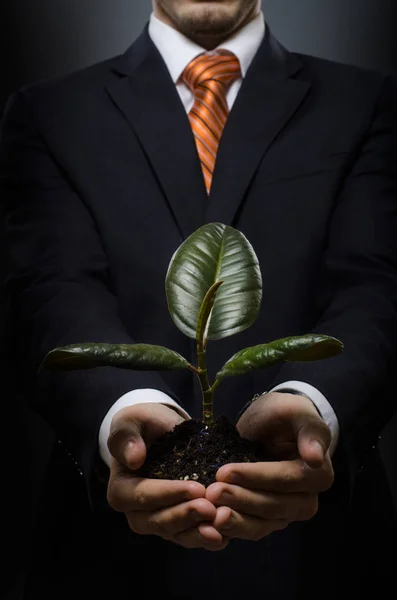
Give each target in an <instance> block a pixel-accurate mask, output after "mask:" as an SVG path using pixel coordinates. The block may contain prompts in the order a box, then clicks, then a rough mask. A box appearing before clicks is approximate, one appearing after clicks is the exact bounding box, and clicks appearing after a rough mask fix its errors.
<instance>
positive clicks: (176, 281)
mask: <svg viewBox="0 0 397 600" xmlns="http://www.w3.org/2000/svg"><path fill="white" fill-rule="evenodd" d="M165 290H166V296H167V302H168V309H169V312H170V315H171V317H172V319H173V321H174V323H175V325H176V326H177V327H178V328H179V329H180V331H182V333H183V334H185V335H186V336H187V337H189V338H192V339H195V340H196V345H197V364H196V365H193V364H190V363H189V361H188V360H187V359H185V358H184V357H183V356H181V355H180V354H178V353H177V352H174V351H173V350H170V349H168V348H164V347H163V346H153V345H150V344H132V345H128V344H102V343H92V342H88V343H78V344H73V345H69V346H64V347H59V348H55V349H54V350H52V351H51V352H49V353H48V354H47V356H46V357H45V359H44V361H43V363H42V365H41V367H40V369H51V370H63V371H68V370H75V369H91V368H95V367H100V366H113V367H119V368H124V369H135V370H150V371H161V370H181V369H189V370H191V371H192V372H193V373H194V374H195V375H197V377H198V378H199V380H200V384H201V389H202V396H203V415H202V420H203V422H204V424H205V425H207V426H210V425H212V424H213V422H214V408H213V406H214V393H215V390H216V389H217V388H218V386H219V385H220V383H221V382H222V380H223V379H225V378H226V377H233V376H237V375H242V374H245V373H249V372H252V371H255V370H258V369H263V368H265V367H268V366H270V365H273V364H275V363H278V362H283V361H314V360H321V359H325V358H330V357H332V356H335V355H337V354H339V353H340V352H341V351H342V350H343V344H342V342H340V341H339V340H337V339H336V338H333V337H329V336H326V335H320V334H308V335H301V336H295V337H288V338H284V339H280V340H276V341H273V342H270V343H267V344H260V345H257V346H253V347H250V348H245V349H243V350H240V351H239V352H237V353H236V354H235V355H234V356H232V357H231V358H230V359H229V360H228V361H227V362H226V364H224V365H223V367H222V368H221V370H220V371H219V372H218V373H217V375H216V377H215V380H214V381H213V382H212V383H211V382H210V381H209V378H208V371H207V362H206V349H207V344H208V342H209V341H214V340H220V339H223V338H226V337H229V336H231V335H234V334H237V333H240V332H241V331H244V330H245V329H247V328H248V327H250V326H251V325H252V324H253V323H254V322H255V320H256V318H257V316H258V314H259V310H260V305H261V300H262V277H261V272H260V268H259V262H258V258H257V256H256V254H255V252H254V250H253V248H252V246H251V244H250V243H249V241H248V240H247V238H246V237H245V236H244V235H243V234H242V233H241V232H240V231H238V230H237V229H234V228H233V227H229V226H226V225H223V224H222V223H210V224H208V225H204V226H203V227H200V229H198V230H197V231H195V232H194V233H193V234H192V235H191V236H190V237H189V238H188V239H187V240H186V241H185V242H184V243H183V244H182V245H181V246H180V247H179V248H178V249H177V251H176V252H175V254H174V256H173V257H172V259H171V262H170V264H169V268H168V272H167V275H166V281H165Z"/></svg>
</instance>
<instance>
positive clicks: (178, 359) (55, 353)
mask: <svg viewBox="0 0 397 600" xmlns="http://www.w3.org/2000/svg"><path fill="white" fill-rule="evenodd" d="M188 366H189V363H188V361H187V360H186V359H185V358H183V356H181V355H180V354H178V353H177V352H174V351H173V350H169V349H168V348H164V347H163V346H152V345H150V344H131V345H129V344H100V343H98V344H97V343H86V344H73V345H70V346H64V347H60V348H55V350H52V351H51V352H49V353H48V354H47V356H46V357H45V359H44V361H43V363H42V364H41V366H40V369H39V370H42V369H48V370H52V371H72V370H78V369H93V368H95V367H119V368H121V369H134V370H139V371H174V370H180V369H187V368H188Z"/></svg>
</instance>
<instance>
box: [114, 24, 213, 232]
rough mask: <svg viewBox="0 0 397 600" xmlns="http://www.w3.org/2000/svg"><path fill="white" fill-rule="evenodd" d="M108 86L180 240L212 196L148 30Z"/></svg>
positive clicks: (116, 66)
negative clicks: (174, 223) (149, 169)
mask: <svg viewBox="0 0 397 600" xmlns="http://www.w3.org/2000/svg"><path fill="white" fill-rule="evenodd" d="M113 70H114V71H115V72H116V73H117V75H118V76H117V78H116V77H115V78H114V81H113V82H111V83H110V84H109V85H108V86H107V90H108V92H109V94H110V96H111V98H112V99H113V101H114V103H115V104H116V105H117V107H118V108H119V109H120V110H121V112H122V113H123V114H124V116H125V118H126V119H127V121H128V122H129V123H130V125H131V127H132V129H133V130H134V132H135V134H136V136H137V137H138V139H139V142H140V144H141V145H142V148H143V150H144V152H145V153H146V155H147V158H148V160H149V161H150V163H151V165H152V167H153V173H154V176H155V177H156V178H157V179H158V181H159V183H160V185H161V187H162V189H163V192H164V194H165V197H166V199H167V201H168V203H169V206H170V208H171V211H172V213H173V215H174V218H175V220H176V222H177V225H178V226H179V229H180V232H181V235H182V236H183V237H187V236H188V235H190V233H192V232H193V231H194V230H195V229H197V228H198V227H200V225H202V224H203V222H204V211H205V206H206V203H208V197H207V194H206V191H205V186H204V180H203V175H202V172H201V167H200V163H199V160H198V156H197V150H196V146H195V142H194V138H193V134H192V131H191V127H190V124H189V120H188V118H187V115H186V112H185V109H184V107H183V105H182V102H181V101H180V98H179V95H178V93H177V90H176V88H175V85H174V83H173V81H172V79H171V77H170V74H169V72H168V70H167V67H166V65H165V63H164V61H163V59H162V58H161V56H160V54H159V52H158V51H157V49H156V47H155V46H154V44H153V43H152V41H151V40H150V37H149V35H148V33H147V31H145V32H144V33H143V34H142V35H141V36H140V38H138V39H137V41H136V42H135V43H134V44H133V45H132V46H131V47H130V49H129V50H128V51H127V52H126V53H125V54H124V55H123V56H122V57H120V58H119V59H116V61H115V64H114V65H113Z"/></svg>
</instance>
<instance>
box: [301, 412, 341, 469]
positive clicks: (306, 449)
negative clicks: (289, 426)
mask: <svg viewBox="0 0 397 600" xmlns="http://www.w3.org/2000/svg"><path fill="white" fill-rule="evenodd" d="M294 430H295V434H296V436H297V444H298V451H299V455H300V457H301V458H302V460H304V461H305V462H306V463H307V464H308V465H309V466H310V467H311V468H312V469H319V468H320V467H322V465H323V463H324V459H325V456H326V454H327V452H328V450H329V447H330V445H331V438H332V436H331V431H330V429H329V427H328V425H327V424H326V423H325V421H323V419H321V418H319V417H315V416H313V417H312V416H310V417H307V416H306V417H304V419H301V418H299V419H298V420H297V421H296V422H295V423H294Z"/></svg>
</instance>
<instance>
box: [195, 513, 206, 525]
mask: <svg viewBox="0 0 397 600" xmlns="http://www.w3.org/2000/svg"><path fill="white" fill-rule="evenodd" d="M193 519H194V520H195V521H197V523H201V522H202V521H204V518H203V515H200V513H193Z"/></svg>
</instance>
